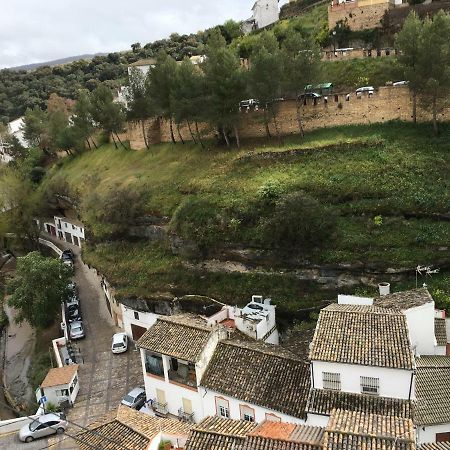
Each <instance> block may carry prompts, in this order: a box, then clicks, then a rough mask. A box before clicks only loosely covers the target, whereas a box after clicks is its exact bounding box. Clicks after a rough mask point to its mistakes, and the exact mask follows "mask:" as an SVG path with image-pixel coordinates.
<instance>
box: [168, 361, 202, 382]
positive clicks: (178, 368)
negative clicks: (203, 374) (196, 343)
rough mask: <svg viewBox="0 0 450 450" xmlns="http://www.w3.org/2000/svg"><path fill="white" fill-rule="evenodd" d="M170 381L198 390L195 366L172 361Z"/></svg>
mask: <svg viewBox="0 0 450 450" xmlns="http://www.w3.org/2000/svg"><path fill="white" fill-rule="evenodd" d="M169 380H170V381H173V382H174V383H178V384H182V385H184V386H188V387H191V388H194V389H195V388H197V375H196V373H195V365H194V364H192V363H189V364H185V363H182V362H180V361H178V360H176V359H174V358H172V359H171V361H170V369H169Z"/></svg>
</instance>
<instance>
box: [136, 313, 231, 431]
mask: <svg viewBox="0 0 450 450" xmlns="http://www.w3.org/2000/svg"><path fill="white" fill-rule="evenodd" d="M221 330H222V328H221V327H218V326H210V325H208V324H207V322H206V320H205V319H203V318H202V317H200V316H194V315H190V314H180V315H177V316H171V317H159V318H158V319H157V321H156V323H155V324H154V325H153V326H152V327H151V328H149V329H148V330H147V331H146V332H145V333H144V335H143V336H142V337H141V338H140V339H139V340H138V342H137V345H138V347H139V349H140V354H141V361H142V371H143V375H144V385H145V391H146V394H147V401H151V407H152V408H153V410H154V412H155V414H157V415H161V416H165V415H168V414H170V415H171V416H177V417H180V418H181V419H183V420H185V421H189V422H198V421H200V420H201V419H203V417H204V410H203V401H202V395H203V394H202V392H201V390H200V388H199V384H200V380H201V378H202V376H203V374H204V372H205V370H206V367H207V365H208V363H209V361H210V360H211V357H212V355H213V353H214V350H215V348H216V345H217V343H218V342H219V338H220V333H221ZM225 334H226V333H225Z"/></svg>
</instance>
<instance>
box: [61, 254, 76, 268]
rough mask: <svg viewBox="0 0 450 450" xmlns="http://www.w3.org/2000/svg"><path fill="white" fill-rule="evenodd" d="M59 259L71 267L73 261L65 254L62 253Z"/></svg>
mask: <svg viewBox="0 0 450 450" xmlns="http://www.w3.org/2000/svg"><path fill="white" fill-rule="evenodd" d="M60 259H61V261H62V262H63V263H64V264H66V265H67V266H69V267H73V260H72V258H71V257H70V256H69V255H68V254H67V253H62V254H61V257H60Z"/></svg>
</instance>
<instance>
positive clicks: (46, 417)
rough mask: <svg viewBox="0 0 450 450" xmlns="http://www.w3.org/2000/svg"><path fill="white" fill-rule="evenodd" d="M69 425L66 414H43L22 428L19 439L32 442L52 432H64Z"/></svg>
mask: <svg viewBox="0 0 450 450" xmlns="http://www.w3.org/2000/svg"><path fill="white" fill-rule="evenodd" d="M67 425H68V423H67V421H66V417H65V416H64V414H43V415H42V416H39V417H36V418H35V419H34V420H33V421H32V422H31V423H29V424H27V425H24V426H23V427H22V428H21V429H20V431H19V439H20V440H21V441H22V442H31V441H34V440H35V439H39V438H41V437H45V436H50V435H51V434H62V433H64V431H66V428H67Z"/></svg>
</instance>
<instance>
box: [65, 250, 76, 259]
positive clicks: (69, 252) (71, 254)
mask: <svg viewBox="0 0 450 450" xmlns="http://www.w3.org/2000/svg"><path fill="white" fill-rule="evenodd" d="M62 256H65V257H66V258H70V259H71V260H72V261H74V260H75V253H74V252H73V251H72V250H71V249H70V248H69V249H67V250H63V252H62Z"/></svg>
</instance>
